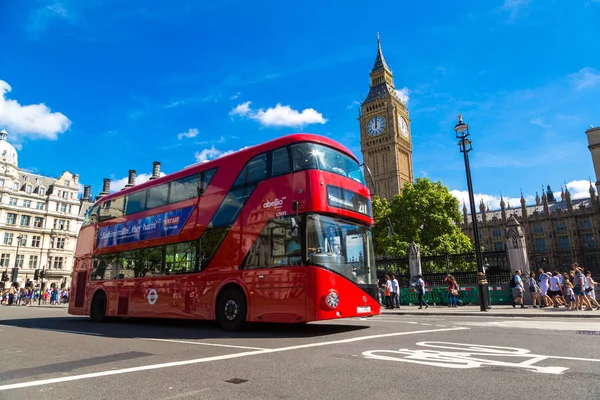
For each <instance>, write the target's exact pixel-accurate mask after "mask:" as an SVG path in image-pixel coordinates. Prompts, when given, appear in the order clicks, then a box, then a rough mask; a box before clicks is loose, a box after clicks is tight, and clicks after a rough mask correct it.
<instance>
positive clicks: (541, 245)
mask: <svg viewBox="0 0 600 400" xmlns="http://www.w3.org/2000/svg"><path fill="white" fill-rule="evenodd" d="M535 250H536V251H538V252H540V253H545V252H546V251H548V248H547V247H546V239H535Z"/></svg>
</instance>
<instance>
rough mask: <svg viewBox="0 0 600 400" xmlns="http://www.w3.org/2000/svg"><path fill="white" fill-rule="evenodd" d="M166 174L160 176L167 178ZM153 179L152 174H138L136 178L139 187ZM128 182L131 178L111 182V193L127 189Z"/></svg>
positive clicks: (162, 173)
mask: <svg viewBox="0 0 600 400" xmlns="http://www.w3.org/2000/svg"><path fill="white" fill-rule="evenodd" d="M165 175H166V174H165V173H164V172H161V173H160V176H165ZM151 177H152V174H151V173H149V174H138V175H137V176H136V177H135V184H136V185H139V184H140V183H144V182H147V181H148V180H150V178H151ZM127 182H129V177H127V176H126V177H125V178H121V179H117V180H111V182H110V191H111V192H116V191H119V190H121V189H123V188H124V187H125V185H127Z"/></svg>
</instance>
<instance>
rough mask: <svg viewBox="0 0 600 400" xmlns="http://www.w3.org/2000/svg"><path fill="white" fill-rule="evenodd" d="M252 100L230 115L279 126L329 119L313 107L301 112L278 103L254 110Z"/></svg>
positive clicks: (298, 125) (320, 121)
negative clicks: (251, 106) (251, 105)
mask: <svg viewBox="0 0 600 400" xmlns="http://www.w3.org/2000/svg"><path fill="white" fill-rule="evenodd" d="M250 104H251V102H249V101H247V102H245V103H242V104H239V105H238V106H237V107H235V108H234V109H233V110H231V111H230V112H229V115H231V116H234V115H239V116H246V117H248V118H250V119H253V120H256V121H258V122H260V124H261V125H263V126H277V127H283V126H287V127H302V126H304V125H310V124H324V123H326V122H327V119H325V118H323V114H321V113H320V112H318V111H317V110H315V109H313V108H306V109H304V110H302V111H301V112H299V111H298V110H294V109H292V108H291V107H290V106H282V105H281V104H280V103H277V105H276V106H275V107H269V108H267V109H266V110H264V109H262V108H261V109H258V110H253V109H251V108H250Z"/></svg>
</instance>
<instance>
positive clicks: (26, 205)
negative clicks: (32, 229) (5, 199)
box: [23, 200, 31, 208]
mask: <svg viewBox="0 0 600 400" xmlns="http://www.w3.org/2000/svg"><path fill="white" fill-rule="evenodd" d="M23 207H26V208H31V200H23Z"/></svg>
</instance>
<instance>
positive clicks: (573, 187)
mask: <svg viewBox="0 0 600 400" xmlns="http://www.w3.org/2000/svg"><path fill="white" fill-rule="evenodd" d="M567 187H568V188H569V192H570V193H571V199H573V200H576V199H584V198H586V197H590V182H589V181H586V180H580V181H571V182H569V183H567ZM554 197H557V196H556V194H555V195H554ZM558 199H560V193H559V194H558V197H557V200H558Z"/></svg>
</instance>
